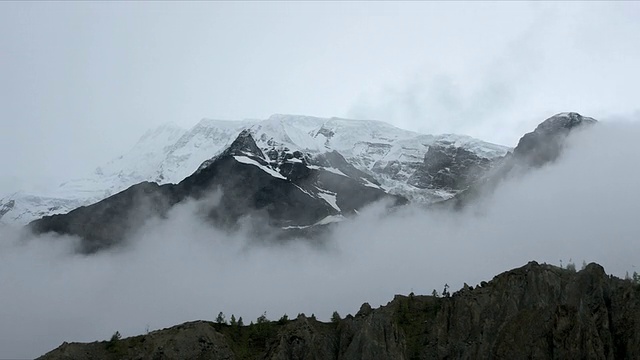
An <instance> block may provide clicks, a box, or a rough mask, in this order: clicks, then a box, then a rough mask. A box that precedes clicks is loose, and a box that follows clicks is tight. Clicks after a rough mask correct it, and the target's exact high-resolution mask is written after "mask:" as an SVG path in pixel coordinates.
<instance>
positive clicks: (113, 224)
mask: <svg viewBox="0 0 640 360" xmlns="http://www.w3.org/2000/svg"><path fill="white" fill-rule="evenodd" d="M317 162H318V163H320V164H325V165H327V164H328V165H331V169H332V171H328V170H326V169H325V168H322V167H320V166H318V165H311V164H309V161H308V159H307V158H305V156H303V154H301V153H297V154H296V153H294V154H291V155H290V156H289V155H284V156H280V155H278V154H268V155H267V156H265V155H264V154H263V153H262V151H261V150H260V149H259V148H258V147H257V146H256V144H255V141H254V140H253V138H252V136H251V134H250V133H249V131H243V132H242V133H241V134H240V135H239V136H238V138H237V139H236V140H235V141H234V142H233V143H232V144H231V145H230V146H229V147H228V148H227V149H226V150H225V151H224V152H222V153H221V154H220V155H218V156H216V157H215V158H212V159H211V160H208V161H206V162H204V163H203V164H202V166H200V168H199V169H198V170H197V171H196V172H195V173H194V174H193V175H191V176H189V177H187V178H186V179H184V180H183V181H181V182H180V183H179V184H176V185H174V184H167V185H162V186H159V185H157V184H155V183H149V182H145V183H141V184H137V185H134V186H132V187H130V188H129V189H127V190H125V191H122V192H120V193H118V194H116V195H114V196H111V197H109V198H107V199H104V200H102V201H100V202H98V203H96V204H93V205H90V206H86V207H81V208H78V209H75V210H73V211H71V212H69V213H68V214H64V215H54V216H47V217H44V218H42V219H40V220H36V221H34V222H32V223H31V224H29V228H30V229H31V230H32V231H33V232H35V233H45V232H55V233H59V234H69V235H77V236H79V237H81V238H82V242H81V248H80V249H79V251H81V252H84V253H91V252H95V251H98V250H100V249H104V248H108V247H110V246H113V245H117V244H120V243H121V242H122V240H123V239H124V238H125V237H126V235H127V234H129V233H131V232H132V231H135V230H136V229H138V228H140V227H141V226H142V225H143V224H144V223H145V221H146V220H148V219H149V218H151V217H164V216H166V214H167V212H168V211H169V209H171V208H172V207H173V206H174V205H175V204H177V203H180V202H183V201H185V200H187V199H195V200H198V199H203V198H205V197H206V196H207V195H208V194H211V193H212V192H214V191H220V193H221V197H220V200H219V203H218V204H216V205H215V206H211V207H210V208H209V209H207V212H208V213H207V214H204V215H205V217H206V218H208V219H209V220H210V221H211V222H212V223H213V224H214V225H216V226H219V227H222V228H226V229H233V228H234V226H236V225H237V222H238V220H239V219H240V218H241V217H246V216H256V217H260V218H264V219H266V221H267V223H268V224H269V225H271V226H272V227H275V228H276V229H282V231H283V232H284V233H285V234H283V235H281V237H286V233H289V232H290V233H291V234H292V235H294V234H295V236H300V235H301V234H302V235H304V232H303V231H301V230H303V229H308V228H311V227H313V226H314V225H320V224H318V223H319V222H321V221H322V220H323V219H326V218H327V217H330V216H349V215H351V214H354V213H355V211H356V210H358V209H361V208H362V207H364V206H366V205H368V204H370V203H372V202H375V201H378V200H382V199H385V198H388V199H390V200H391V202H392V203H394V204H402V203H406V200H405V199H404V198H402V197H399V196H391V195H388V194H386V193H385V192H384V190H382V189H381V188H379V187H378V186H376V184H370V180H368V178H369V177H368V175H366V174H364V173H362V172H360V171H359V170H357V169H355V168H353V166H351V165H349V164H348V163H347V162H346V161H345V160H344V158H343V157H342V156H341V155H340V154H338V153H336V152H334V153H329V154H326V155H325V156H324V157H319V158H318V159H317ZM347 174H351V175H352V176H353V177H351V176H347ZM287 230H295V231H287Z"/></svg>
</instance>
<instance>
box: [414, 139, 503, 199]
mask: <svg viewBox="0 0 640 360" xmlns="http://www.w3.org/2000/svg"><path fill="white" fill-rule="evenodd" d="M492 163H493V161H492V160H489V159H487V158H483V157H480V156H478V155H476V154H475V153H473V152H471V151H469V150H466V149H464V148H462V147H456V146H453V145H447V144H437V145H432V146H430V147H429V150H427V154H426V155H425V157H424V162H423V163H422V164H421V165H420V166H419V167H418V168H417V169H416V172H415V173H413V175H412V176H411V177H410V178H409V181H408V182H409V184H411V185H413V186H416V187H419V188H423V189H424V188H429V189H445V190H464V189H466V188H467V187H468V186H469V185H471V184H472V183H474V182H475V181H477V180H478V179H479V178H480V177H481V176H482V175H484V174H485V173H486V172H487V171H489V169H490V168H491V164H492Z"/></svg>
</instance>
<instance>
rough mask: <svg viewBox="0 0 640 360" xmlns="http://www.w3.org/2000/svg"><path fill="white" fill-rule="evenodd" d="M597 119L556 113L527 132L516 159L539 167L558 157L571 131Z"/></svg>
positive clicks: (516, 153) (519, 144) (593, 122)
mask: <svg viewBox="0 0 640 360" xmlns="http://www.w3.org/2000/svg"><path fill="white" fill-rule="evenodd" d="M595 123H597V121H596V120H595V119H593V118H590V117H584V116H582V115H580V114H578V113H575V112H569V113H560V114H556V115H554V116H552V117H550V118H548V119H547V120H545V121H543V122H542V123H540V125H538V126H537V127H536V129H535V130H534V131H532V132H530V133H528V134H525V135H524V136H523V137H522V138H521V139H520V141H519V142H518V146H516V148H515V149H514V151H513V154H514V156H515V157H516V159H518V160H520V162H524V164H526V165H530V166H535V167H539V166H542V165H544V164H546V163H548V162H550V161H554V160H555V159H557V158H558V156H559V155H560V153H561V151H562V147H563V145H564V139H565V138H566V137H567V135H569V133H570V132H571V131H573V130H574V129H577V128H582V127H584V125H592V124H595Z"/></svg>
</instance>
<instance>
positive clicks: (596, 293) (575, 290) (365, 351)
mask: <svg viewBox="0 0 640 360" xmlns="http://www.w3.org/2000/svg"><path fill="white" fill-rule="evenodd" d="M114 349H116V350H117V351H119V353H117V354H118V355H117V358H120V359H156V358H162V359H178V358H184V354H198V355H197V356H195V357H191V358H199V359H278V360H284V359H296V360H303V359H317V360H321V359H327V360H329V359H332V360H334V359H335V360H360V359H362V360H364V359H381V360H382V359H638V358H640V284H638V283H635V282H633V281H631V280H622V279H619V278H615V277H612V276H609V275H607V274H606V273H605V272H604V269H603V268H602V267H601V266H600V265H597V264H594V263H592V264H589V265H587V266H586V267H585V268H584V269H583V270H581V271H578V272H575V271H572V270H567V269H561V268H558V267H555V266H551V265H544V264H543V265H540V264H538V263H536V262H530V263H529V264H527V265H525V266H523V267H521V268H518V269H514V270H511V271H508V272H505V273H502V274H500V275H498V276H496V277H494V278H493V280H491V281H489V282H482V283H481V284H480V285H478V286H476V287H473V286H468V285H466V284H465V286H464V287H463V288H462V289H461V290H459V291H457V292H454V293H453V294H452V295H451V296H447V297H433V296H416V295H413V294H410V295H409V296H401V295H396V296H395V298H394V299H393V301H391V302H390V303H389V304H387V305H386V306H382V307H380V308H378V309H372V308H371V307H370V306H368V304H365V305H363V307H362V308H361V309H360V311H359V312H358V313H357V314H356V316H351V315H348V316H346V317H345V318H344V319H342V320H340V321H338V322H336V323H322V322H319V321H316V320H315V318H313V317H312V318H308V317H305V316H303V315H301V316H298V318H297V319H295V320H292V321H278V322H266V323H258V324H254V325H251V326H242V327H239V326H237V325H223V324H213V323H207V322H198V323H187V324H183V325H180V326H177V327H173V328H169V329H165V330H159V331H155V332H152V333H150V334H148V335H141V336H137V337H133V338H128V339H122V340H119V341H118V342H116V344H115V345H114V344H112V343H110V342H97V343H91V344H67V343H65V344H63V345H62V346H60V347H59V348H57V349H55V350H53V351H51V352H50V353H48V354H46V355H44V356H43V357H41V359H51V360H58V359H80V358H87V357H90V358H92V359H111V358H114V356H115V355H114V351H116V350H114ZM160 350H162V351H163V353H158V351H160ZM229 350H230V351H229Z"/></svg>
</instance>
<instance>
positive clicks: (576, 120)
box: [534, 112, 598, 133]
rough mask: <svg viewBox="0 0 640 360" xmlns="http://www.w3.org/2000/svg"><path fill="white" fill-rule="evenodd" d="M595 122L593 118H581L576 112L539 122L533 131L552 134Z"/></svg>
mask: <svg viewBox="0 0 640 360" xmlns="http://www.w3.org/2000/svg"><path fill="white" fill-rule="evenodd" d="M597 122H598V121H597V120H596V119H594V118H590V117H586V116H582V115H580V114H578V113H576V112H566V113H559V114H556V115H554V116H552V117H550V118H548V119H547V120H545V121H543V122H541V123H540V124H539V125H538V127H536V129H535V130H534V131H535V132H538V133H540V132H542V133H554V132H557V131H562V130H571V129H572V128H574V127H576V126H581V125H584V124H595V123H597Z"/></svg>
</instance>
